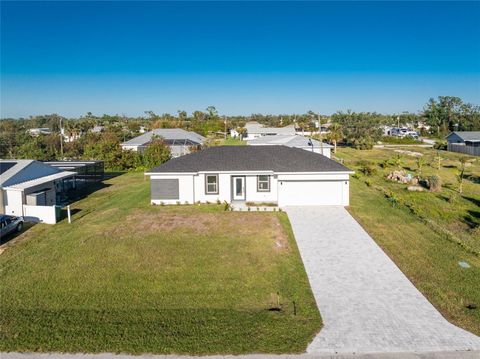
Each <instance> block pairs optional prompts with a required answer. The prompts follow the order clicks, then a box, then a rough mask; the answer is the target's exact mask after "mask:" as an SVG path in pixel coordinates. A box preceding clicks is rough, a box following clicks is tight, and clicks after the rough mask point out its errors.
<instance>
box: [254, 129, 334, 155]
mask: <svg viewBox="0 0 480 359" xmlns="http://www.w3.org/2000/svg"><path fill="white" fill-rule="evenodd" d="M248 145H250V146H274V145H282V146H287V147H295V148H301V149H303V150H306V151H311V152H315V153H320V154H322V155H324V156H326V157H328V158H330V151H331V149H332V148H333V146H332V145H330V144H328V143H325V142H320V141H317V140H314V139H312V138H308V137H305V136H302V135H276V136H264V137H260V138H256V139H254V140H250V141H248Z"/></svg>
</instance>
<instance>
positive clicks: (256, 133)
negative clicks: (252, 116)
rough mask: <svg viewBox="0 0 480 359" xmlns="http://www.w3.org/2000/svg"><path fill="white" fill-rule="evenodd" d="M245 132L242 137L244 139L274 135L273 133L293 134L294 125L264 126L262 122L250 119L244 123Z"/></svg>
mask: <svg viewBox="0 0 480 359" xmlns="http://www.w3.org/2000/svg"><path fill="white" fill-rule="evenodd" d="M245 129H246V130H247V133H246V135H245V137H244V138H243V139H244V140H246V141H249V140H253V139H255V138H259V137H263V136H275V135H294V134H295V126H294V125H289V126H285V127H264V126H263V125H262V124H260V123H258V122H255V121H250V122H247V123H246V124H245Z"/></svg>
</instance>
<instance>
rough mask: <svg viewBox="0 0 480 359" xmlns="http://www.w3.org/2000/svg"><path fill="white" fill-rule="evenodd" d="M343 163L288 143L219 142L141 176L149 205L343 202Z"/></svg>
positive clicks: (346, 188)
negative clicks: (147, 187) (146, 179)
mask: <svg viewBox="0 0 480 359" xmlns="http://www.w3.org/2000/svg"><path fill="white" fill-rule="evenodd" d="M352 173H353V172H352V171H351V170H350V169H348V168H347V167H345V166H343V165H341V164H340V163H337V162H335V161H333V160H331V159H329V158H327V157H325V156H319V155H318V154H317V153H313V152H310V151H305V150H303V149H300V148H293V147H287V146H276V145H272V146H219V147H211V148H208V149H205V150H203V151H199V152H194V153H191V154H189V155H186V156H182V157H179V158H174V159H172V160H170V161H168V162H166V163H164V164H162V165H160V166H158V167H155V168H152V169H151V170H149V171H148V172H146V173H145V174H146V175H148V176H150V183H151V203H152V204H175V203H182V204H183V203H196V202H203V203H204V202H210V203H212V202H217V201H221V202H224V201H225V202H228V203H232V202H233V203H237V202H240V203H241V202H258V203H266V202H268V203H274V204H277V205H278V206H295V205H297V206H313V205H315V206H319V205H335V206H347V205H348V203H349V175H350V174H352Z"/></svg>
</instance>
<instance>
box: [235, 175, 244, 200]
mask: <svg viewBox="0 0 480 359" xmlns="http://www.w3.org/2000/svg"><path fill="white" fill-rule="evenodd" d="M233 200H234V201H244V200H245V177H233Z"/></svg>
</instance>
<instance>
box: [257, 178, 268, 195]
mask: <svg viewBox="0 0 480 359" xmlns="http://www.w3.org/2000/svg"><path fill="white" fill-rule="evenodd" d="M257 191H258V192H270V176H265V175H262V176H257Z"/></svg>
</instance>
